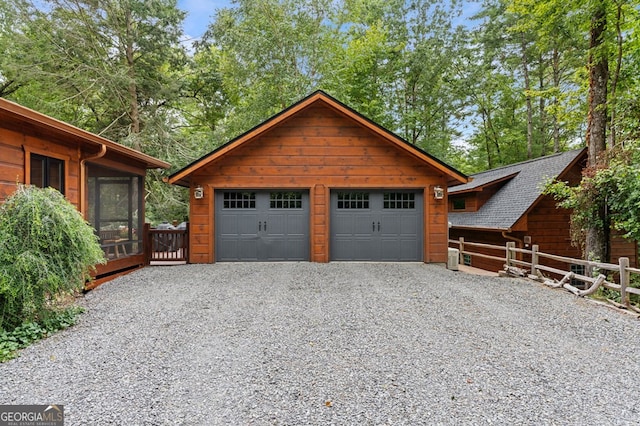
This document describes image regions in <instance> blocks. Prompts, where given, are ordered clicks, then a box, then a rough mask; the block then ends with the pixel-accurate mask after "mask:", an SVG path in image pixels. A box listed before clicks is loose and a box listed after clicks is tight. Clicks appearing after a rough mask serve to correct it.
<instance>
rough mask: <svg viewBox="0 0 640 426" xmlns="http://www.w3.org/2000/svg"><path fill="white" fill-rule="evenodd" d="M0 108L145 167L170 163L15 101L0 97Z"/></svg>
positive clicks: (150, 167)
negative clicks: (129, 158) (103, 147)
mask: <svg viewBox="0 0 640 426" xmlns="http://www.w3.org/2000/svg"><path fill="white" fill-rule="evenodd" d="M0 109H3V110H5V111H7V112H9V113H10V114H12V115H14V116H15V117H16V119H19V120H22V121H26V122H29V123H31V124H33V125H34V126H36V127H39V128H41V129H53V130H56V131H58V132H62V133H66V134H69V135H73V136H75V137H77V138H79V139H81V140H82V141H83V142H89V143H91V144H95V145H96V146H98V147H101V146H103V145H104V146H106V147H107V150H108V151H113V152H116V153H119V154H122V155H125V156H127V157H131V158H134V159H136V160H138V161H140V162H142V163H144V164H145V165H146V168H147V169H158V168H160V169H168V168H169V167H171V165H170V164H169V163H167V162H166V161H162V160H159V159H157V158H154V157H151V156H150V155H147V154H144V153H142V152H140V151H136V150H135V149H133V148H129V147H126V146H124V145H120V144H118V143H116V142H113V141H111V140H109V139H106V138H104V137H102V136H98V135H96V134H94V133H91V132H88V131H86V130H82V129H80V128H79V127H76V126H73V125H71V124H69V123H65V122H64V121H60V120H58V119H55V118H53V117H49V116H48V115H44V114H42V113H39V112H37V111H34V110H32V109H30V108H27V107H24V106H22V105H19V104H17V103H15V102H11V101H9V100H6V99H2V98H0Z"/></svg>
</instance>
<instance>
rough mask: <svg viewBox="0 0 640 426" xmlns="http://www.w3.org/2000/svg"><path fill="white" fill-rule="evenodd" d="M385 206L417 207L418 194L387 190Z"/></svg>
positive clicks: (397, 207)
mask: <svg viewBox="0 0 640 426" xmlns="http://www.w3.org/2000/svg"><path fill="white" fill-rule="evenodd" d="M383 195H384V197H383V208H385V209H404V210H407V209H415V208H416V194H413V193H408V192H385V193H384V194H383Z"/></svg>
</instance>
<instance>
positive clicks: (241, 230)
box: [215, 190, 309, 262]
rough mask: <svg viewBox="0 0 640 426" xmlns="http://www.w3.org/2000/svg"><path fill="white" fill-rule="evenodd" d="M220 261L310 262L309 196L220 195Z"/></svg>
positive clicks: (272, 193) (277, 193) (270, 193)
mask: <svg viewBox="0 0 640 426" xmlns="http://www.w3.org/2000/svg"><path fill="white" fill-rule="evenodd" d="M215 228H216V260H217V261H223V262H224V261H275V260H292V261H293V260H296V261H297V260H309V193H308V192H306V191H245V190H240V191H233V190H226V191H216V223H215Z"/></svg>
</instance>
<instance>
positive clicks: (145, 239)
mask: <svg viewBox="0 0 640 426" xmlns="http://www.w3.org/2000/svg"><path fill="white" fill-rule="evenodd" d="M142 229H143V231H142V250H143V251H144V264H145V265H147V266H148V265H149V264H150V263H151V250H153V244H152V242H151V233H150V232H149V229H151V224H149V223H146V222H145V224H144V227H143V228H142Z"/></svg>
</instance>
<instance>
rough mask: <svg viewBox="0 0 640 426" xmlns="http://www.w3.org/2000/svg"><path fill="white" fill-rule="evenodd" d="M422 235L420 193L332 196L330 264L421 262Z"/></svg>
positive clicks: (339, 193)
mask: <svg viewBox="0 0 640 426" xmlns="http://www.w3.org/2000/svg"><path fill="white" fill-rule="evenodd" d="M358 207H366V208H358ZM422 234H423V217H422V194H421V193H420V192H407V191H359V190H356V191H351V192H349V191H335V192H332V194H331V248H330V250H331V259H332V260H372V261H376V260H382V261H420V260H422V238H423V237H422Z"/></svg>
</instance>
